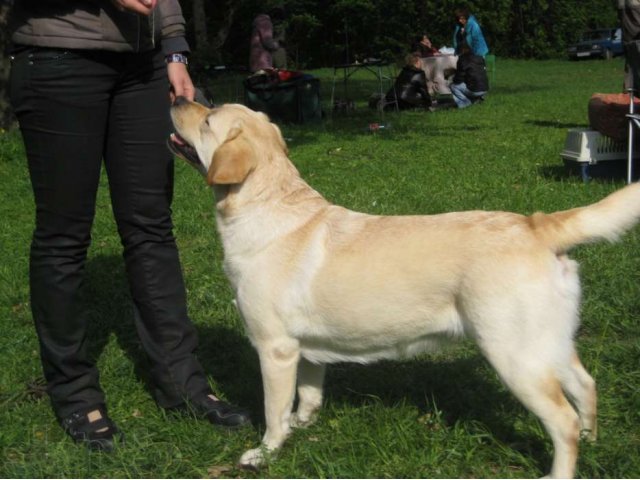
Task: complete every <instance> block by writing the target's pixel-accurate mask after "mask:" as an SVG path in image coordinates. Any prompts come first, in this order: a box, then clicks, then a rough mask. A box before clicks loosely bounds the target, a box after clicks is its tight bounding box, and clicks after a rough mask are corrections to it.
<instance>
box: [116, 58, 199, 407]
mask: <svg viewBox="0 0 640 480" xmlns="http://www.w3.org/2000/svg"><path fill="white" fill-rule="evenodd" d="M121 57H122V71H123V72H125V74H124V75H123V76H122V77H121V80H120V82H119V83H118V85H117V88H116V90H115V92H114V94H113V99H112V103H111V111H110V115H109V126H108V131H109V136H108V139H107V142H106V148H105V165H106V169H107V173H108V176H109V186H110V191H111V203H112V205H113V210H114V214H115V217H116V221H117V224H118V231H119V233H120V237H121V240H122V244H123V247H124V259H125V263H126V268H127V276H128V279H129V286H130V289H131V293H132V297H133V300H134V307H135V308H134V310H135V322H136V328H137V330H138V334H139V336H140V339H141V342H142V344H143V346H144V349H145V351H146V352H147V354H148V356H149V358H150V360H151V376H152V379H153V382H154V387H155V396H156V400H157V402H158V404H159V405H160V406H163V407H173V406H176V405H179V404H182V403H183V402H184V401H185V399H186V398H190V397H194V396H199V395H202V394H206V393H208V392H209V391H210V387H209V385H208V382H207V379H206V376H205V374H204V371H203V369H202V367H201V366H200V364H199V363H198V361H197V359H196V357H195V349H196V347H197V335H196V332H195V329H194V327H193V325H192V324H191V321H190V320H189V317H188V315H187V306H186V294H185V287H184V282H183V277H182V271H181V266H180V259H179V257H178V250H177V247H176V242H175V238H174V236H173V232H172V229H173V224H172V221H171V200H172V194H173V167H174V166H173V157H172V155H171V154H170V153H169V150H168V149H167V147H166V140H167V138H168V136H169V133H170V132H171V120H170V117H169V106H170V105H169V94H168V81H167V77H166V65H165V63H164V57H163V56H162V54H161V52H158V53H157V54H155V55H154V54H153V53H152V52H150V53H149V54H137V55H129V54H123V55H121Z"/></svg>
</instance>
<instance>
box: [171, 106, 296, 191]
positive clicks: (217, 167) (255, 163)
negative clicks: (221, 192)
mask: <svg viewBox="0 0 640 480" xmlns="http://www.w3.org/2000/svg"><path fill="white" fill-rule="evenodd" d="M171 119H172V120H173V125H174V127H175V129H176V133H174V134H173V135H171V137H170V139H169V142H168V145H169V148H170V149H171V151H172V152H173V153H175V154H176V155H177V156H179V157H180V158H183V159H184V160H186V161H187V162H188V163H189V164H191V165H192V166H194V167H195V168H196V169H197V170H199V171H200V172H201V173H202V174H203V175H204V176H206V178H207V183H209V185H234V184H240V183H243V182H244V181H245V179H246V178H247V176H248V175H249V174H250V173H251V172H252V171H253V170H254V169H256V168H258V167H259V163H260V162H261V160H264V161H268V160H269V159H270V158H272V157H273V156H274V155H277V154H285V155H286V145H285V143H284V140H283V139H282V135H281V133H280V129H279V128H278V127H277V126H276V125H274V124H273V123H271V122H270V121H269V118H268V117H267V116H266V115H265V114H263V113H260V112H254V111H253V110H251V109H249V108H247V107H245V106H243V105H238V104H226V105H222V106H220V107H216V108H207V107H205V106H203V105H201V104H199V103H196V102H191V101H189V100H187V99H186V98H183V97H179V98H178V99H177V100H176V102H175V103H174V104H173V106H172V107H171Z"/></svg>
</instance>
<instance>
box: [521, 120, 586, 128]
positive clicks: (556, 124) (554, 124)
mask: <svg viewBox="0 0 640 480" xmlns="http://www.w3.org/2000/svg"><path fill="white" fill-rule="evenodd" d="M524 123H526V124H528V125H532V126H534V127H547V128H562V129H568V128H589V125H587V124H584V123H583V124H579V123H565V122H560V121H559V120H525V121H524Z"/></svg>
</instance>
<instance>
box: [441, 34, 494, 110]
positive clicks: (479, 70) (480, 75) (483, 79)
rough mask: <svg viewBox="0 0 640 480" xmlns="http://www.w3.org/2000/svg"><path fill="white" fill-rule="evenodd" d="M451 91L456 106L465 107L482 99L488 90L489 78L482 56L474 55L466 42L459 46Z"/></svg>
mask: <svg viewBox="0 0 640 480" xmlns="http://www.w3.org/2000/svg"><path fill="white" fill-rule="evenodd" d="M450 88H451V93H452V94H453V99H454V101H455V102H456V105H457V106H458V108H466V107H469V106H471V105H472V104H474V103H477V102H481V101H483V100H484V96H485V95H486V93H487V92H488V91H489V79H488V77H487V68H486V65H485V62H484V58H483V57H481V56H480V55H474V54H473V53H472V52H471V48H470V47H469V45H468V44H466V43H464V44H463V45H462V47H461V55H460V56H459V57H458V64H457V67H456V73H455V75H454V76H453V82H452V83H451V87H450Z"/></svg>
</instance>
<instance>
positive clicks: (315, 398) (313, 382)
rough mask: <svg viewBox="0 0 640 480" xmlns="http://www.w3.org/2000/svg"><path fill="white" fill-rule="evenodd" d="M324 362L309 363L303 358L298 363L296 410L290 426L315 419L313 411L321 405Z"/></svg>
mask: <svg viewBox="0 0 640 480" xmlns="http://www.w3.org/2000/svg"><path fill="white" fill-rule="evenodd" d="M325 370H326V367H325V365H324V364H320V365H318V364H316V363H311V362H310V361H309V360H307V359H305V358H301V359H300V364H299V365H298V410H297V411H296V413H295V414H294V415H293V416H292V417H291V426H292V427H306V426H308V425H311V424H312V423H313V422H314V421H315V416H316V415H315V413H316V411H317V410H318V409H319V408H320V406H321V405H322V383H323V382H324V373H325Z"/></svg>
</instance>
